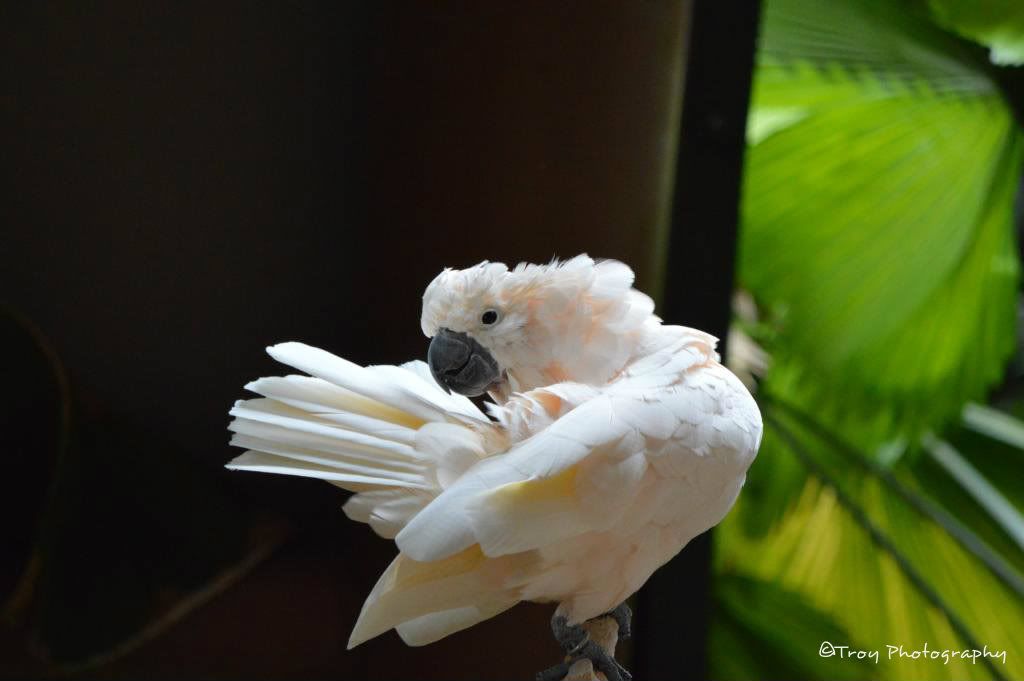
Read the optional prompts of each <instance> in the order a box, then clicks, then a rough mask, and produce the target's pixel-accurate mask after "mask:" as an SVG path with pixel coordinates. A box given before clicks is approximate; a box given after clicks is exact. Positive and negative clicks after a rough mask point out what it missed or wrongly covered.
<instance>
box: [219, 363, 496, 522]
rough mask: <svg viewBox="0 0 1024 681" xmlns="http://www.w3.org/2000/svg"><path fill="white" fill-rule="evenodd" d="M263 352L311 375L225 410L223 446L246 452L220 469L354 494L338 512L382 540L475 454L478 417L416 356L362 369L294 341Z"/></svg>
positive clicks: (255, 387)
mask: <svg viewBox="0 0 1024 681" xmlns="http://www.w3.org/2000/svg"><path fill="white" fill-rule="evenodd" d="M267 352H268V353H269V354H270V355H271V356H272V357H274V359H276V360H278V361H280V362H282V363H283V364H287V365H289V366H292V367H294V368H297V369H300V370H302V371H305V372H306V373H308V374H310V375H309V376H280V377H270V378H261V379H259V380H257V381H253V382H252V383H250V384H248V385H247V386H246V389H248V390H250V391H252V392H255V393H257V394H259V395H262V396H263V397H261V398H257V399H251V400H239V401H238V402H236V403H235V405H234V407H233V408H232V409H231V415H232V416H234V417H235V418H234V420H233V421H232V422H231V424H230V425H229V426H228V428H229V429H230V430H231V431H232V432H233V433H234V435H233V437H232V439H231V444H233V445H235V446H237V447H243V448H245V449H246V450H247V451H246V452H245V453H244V454H242V455H241V456H239V457H237V458H236V459H234V460H233V461H231V462H230V463H229V464H228V465H227V467H228V468H231V469H234V470H248V471H259V472H267V473H281V474H285V475H298V476H304V477H313V478H320V479H322V480H327V481H328V482H331V483H332V484H335V485H338V486H339V487H343V488H345V489H347V490H350V491H353V492H357V494H356V495H355V496H353V497H352V498H351V499H350V500H349V502H348V503H347V504H346V505H345V511H346V513H347V514H348V515H349V517H351V518H352V519H354V520H358V521H361V522H366V523H369V524H370V525H371V527H373V529H374V530H375V531H376V532H377V533H378V534H381V535H383V536H385V537H389V538H390V537H394V535H395V534H397V532H398V531H399V530H400V529H401V528H402V527H404V525H405V524H406V523H407V522H408V521H409V519H410V518H411V517H412V516H414V515H415V514H416V513H417V512H419V510H420V509H422V508H423V507H424V506H425V505H426V504H427V503H429V502H430V500H431V499H433V498H434V497H436V496H437V495H438V494H439V493H440V492H441V490H442V489H443V487H444V484H445V482H446V481H447V479H449V478H451V477H453V474H452V471H450V470H449V469H451V468H452V467H453V466H455V467H456V468H457V469H459V470H458V471H457V472H456V475H457V474H458V473H461V469H464V468H465V467H466V466H467V465H468V464H469V463H471V462H472V461H475V460H478V458H479V457H480V456H482V455H483V450H482V449H481V445H480V440H479V437H477V436H476V435H475V433H474V430H473V428H472V427H473V426H478V427H481V426H486V424H488V423H489V422H488V420H487V418H486V417H485V416H484V415H483V413H481V412H480V410H479V409H477V408H476V406H475V405H474V404H473V403H472V402H471V401H470V400H468V399H467V398H465V397H463V396H461V395H454V394H448V393H446V392H445V391H443V390H441V389H440V388H439V387H438V386H437V384H436V383H435V382H434V381H433V379H432V378H430V374H429V369H428V368H427V367H426V365H424V364H423V362H410V363H409V364H406V365H403V366H401V367H395V366H374V367H362V366H359V365H357V364H354V363H352V362H349V361H347V360H344V359H341V358H340V357H336V356H334V355H332V354H330V353H328V352H325V351H323V350H319V349H317V348H313V347H310V346H308V345H304V344H301V343H282V344H280V345H275V346H273V347H270V348H267ZM467 426H469V427H467Z"/></svg>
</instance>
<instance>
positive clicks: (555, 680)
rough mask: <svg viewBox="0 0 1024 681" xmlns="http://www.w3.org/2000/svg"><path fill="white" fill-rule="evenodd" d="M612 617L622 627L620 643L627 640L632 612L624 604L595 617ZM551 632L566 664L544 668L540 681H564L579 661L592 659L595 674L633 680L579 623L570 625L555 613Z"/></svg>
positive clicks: (618, 680)
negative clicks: (564, 654)
mask: <svg viewBox="0 0 1024 681" xmlns="http://www.w3.org/2000/svg"><path fill="white" fill-rule="evenodd" d="M605 617H611V618H613V619H615V621H616V623H618V625H619V634H618V640H622V639H624V638H628V637H629V635H630V620H631V618H632V612H631V611H630V609H629V606H627V605H626V604H625V603H623V604H621V605H620V606H618V607H617V608H615V609H614V610H612V611H611V612H609V613H607V614H605V615H601V616H600V617H595V618H594V619H595V620H598V619H603V618H605ZM551 631H552V633H553V634H554V635H555V640H556V641H558V645H560V646H561V647H562V650H564V651H565V653H566V659H565V661H564V662H562V663H560V664H557V665H555V666H554V667H551V668H549V669H545V670H544V671H542V672H541V673H539V674H537V681H562V679H564V678H566V676H567V675H568V674H569V670H570V669H571V667H572V666H573V664H575V663H576V662H577V661H579V660H590V662H591V664H592V665H593V667H594V670H595V671H598V672H602V673H603V674H604V676H605V678H606V679H607V680H608V681H631V680H632V678H633V675H632V674H630V673H629V671H628V670H627V669H626V668H625V667H623V666H622V665H621V664H619V663H618V661H617V660H616V659H615V657H613V656H612V655H610V654H609V653H608V651H607V650H605V649H604V648H602V647H601V646H600V645H598V644H597V643H596V642H595V641H593V640H592V639H591V638H590V634H589V633H587V630H586V629H585V628H584V627H583V626H582V625H579V624H569V622H568V620H567V619H566V618H565V616H563V615H560V614H558V613H555V616H554V617H552V618H551Z"/></svg>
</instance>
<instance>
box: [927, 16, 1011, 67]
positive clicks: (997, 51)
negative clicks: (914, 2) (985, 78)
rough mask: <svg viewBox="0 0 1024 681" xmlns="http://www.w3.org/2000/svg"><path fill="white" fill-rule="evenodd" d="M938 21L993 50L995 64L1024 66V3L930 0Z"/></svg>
mask: <svg viewBox="0 0 1024 681" xmlns="http://www.w3.org/2000/svg"><path fill="white" fill-rule="evenodd" d="M928 5H929V7H930V8H931V10H932V13H933V16H934V17H935V20H936V21H937V22H938V23H939V24H940V25H942V26H945V27H946V28H948V29H950V30H951V31H955V32H956V33H959V34H960V35H962V36H964V37H966V38H970V39H972V40H976V41H978V42H979V43H981V44H982V45H985V46H987V47H989V48H991V55H992V62H993V63H995V64H1007V65H1016V66H1020V65H1021V64H1024V3H1022V2H1020V0H929V2H928Z"/></svg>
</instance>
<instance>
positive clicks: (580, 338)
mask: <svg viewBox="0 0 1024 681" xmlns="http://www.w3.org/2000/svg"><path fill="white" fill-rule="evenodd" d="M548 267H549V268H552V269H549V270H548V272H547V273H546V275H547V276H545V277H538V279H537V283H536V284H535V285H536V289H537V290H536V294H535V295H530V296H528V300H529V305H528V308H529V319H528V320H527V323H526V325H525V326H524V331H525V334H524V336H523V342H522V343H518V344H516V345H513V346H510V347H507V348H504V349H503V353H502V354H504V355H505V356H503V357H498V361H499V362H500V363H501V364H502V365H503V366H505V367H506V368H507V371H508V378H509V386H508V387H509V388H510V389H511V390H512V391H514V392H526V391H529V390H533V389H534V388H539V387H542V386H546V385H551V384H553V383H560V382H564V381H573V382H577V383H586V384H590V385H603V384H605V383H607V382H608V381H609V380H612V379H613V378H614V377H615V376H616V375H617V374H618V373H619V372H621V371H622V370H623V368H624V367H625V366H626V365H627V364H628V363H629V362H630V361H631V359H633V358H634V357H635V356H636V354H637V351H638V349H639V348H641V347H642V346H644V345H645V344H647V343H649V342H650V337H651V336H652V335H653V334H657V333H658V332H659V329H661V328H662V327H661V320H660V319H659V318H658V317H656V316H655V315H654V302H653V301H652V300H651V299H650V298H649V297H648V296H646V295H644V294H643V293H640V292H639V291H636V290H635V289H633V288H632V284H633V271H632V270H630V268H629V267H627V266H626V265H624V264H622V263H620V262H616V261H610V260H609V261H602V262H598V263H594V262H593V261H592V260H590V258H586V257H585V256H580V257H579V258H574V259H573V260H570V261H567V262H565V263H561V264H560V265H558V266H557V267H555V266H548ZM513 275H514V273H513Z"/></svg>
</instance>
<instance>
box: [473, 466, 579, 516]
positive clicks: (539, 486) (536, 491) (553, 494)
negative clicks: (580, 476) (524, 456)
mask: <svg viewBox="0 0 1024 681" xmlns="http://www.w3.org/2000/svg"><path fill="white" fill-rule="evenodd" d="M578 472H579V470H578V467H577V466H570V467H569V468H566V469H565V470H564V471H562V472H561V473H559V474H558V475H554V476H552V477H550V478H539V479H534V480H524V481H522V482H510V483H508V484H505V485H502V486H501V487H498V488H497V489H495V490H494V491H493V492H491V494H490V495H488V496H489V499H490V500H491V502H492V503H494V504H497V505H500V506H506V507H508V508H511V509H515V508H517V507H518V508H522V506H521V504H536V503H540V502H544V501H558V500H561V499H567V498H570V497H573V496H575V494H576V474H577V473H578Z"/></svg>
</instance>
